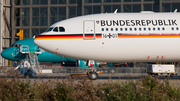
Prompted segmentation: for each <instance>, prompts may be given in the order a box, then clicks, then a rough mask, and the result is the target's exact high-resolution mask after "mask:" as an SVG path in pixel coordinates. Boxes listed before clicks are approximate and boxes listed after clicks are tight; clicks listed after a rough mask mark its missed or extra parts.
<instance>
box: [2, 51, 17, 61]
mask: <svg viewBox="0 0 180 101" xmlns="http://www.w3.org/2000/svg"><path fill="white" fill-rule="evenodd" d="M1 56H2V57H3V58H5V59H7V60H12V61H17V59H16V58H15V50H14V49H13V48H7V49H5V50H3V51H2V52H1Z"/></svg>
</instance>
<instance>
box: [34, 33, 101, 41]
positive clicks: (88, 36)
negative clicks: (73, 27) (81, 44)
mask: <svg viewBox="0 0 180 101" xmlns="http://www.w3.org/2000/svg"><path fill="white" fill-rule="evenodd" d="M84 38H85V39H93V38H95V39H98V38H102V34H95V37H94V34H85V35H84ZM40 39H83V34H67V35H39V36H37V37H36V38H35V40H40Z"/></svg>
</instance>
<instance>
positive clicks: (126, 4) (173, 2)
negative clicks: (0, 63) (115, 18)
mask: <svg viewBox="0 0 180 101" xmlns="http://www.w3.org/2000/svg"><path fill="white" fill-rule="evenodd" d="M1 1H3V0H1ZM4 1H9V2H10V1H11V5H12V7H11V13H8V12H6V15H7V18H8V17H9V18H11V22H10V24H11V29H12V31H11V32H10V33H8V30H7V28H6V33H4V32H3V33H4V35H6V36H7V38H8V37H10V38H11V43H13V42H15V41H16V40H18V37H17V36H16V33H18V32H19V31H20V30H24V39H25V38H32V37H33V36H34V35H36V36H37V35H39V34H40V33H42V32H44V31H45V30H46V29H47V28H48V27H49V26H50V25H52V24H53V23H55V22H57V21H61V20H64V19H68V18H71V17H75V16H81V15H87V14H95V13H112V12H114V11H115V10H116V9H118V13H120V12H126V13H129V12H140V11H154V12H173V11H174V10H175V9H178V11H180V0H4ZM1 8H2V7H1ZM1 13H2V10H1ZM10 14H11V16H10ZM1 20H4V19H3V18H1ZM9 21H10V20H9ZM1 24H2V25H1V26H6V25H3V23H2V22H1ZM6 27H7V26H6ZM1 28H2V27H1ZM3 33H2V31H1V35H2V34H3ZM1 39H2V38H1ZM1 42H2V41H1ZM8 42H9V43H8ZM8 42H6V43H7V44H8V45H9V44H10V40H8ZM8 45H6V46H8ZM1 47H3V46H1ZM1 49H2V48H1Z"/></svg>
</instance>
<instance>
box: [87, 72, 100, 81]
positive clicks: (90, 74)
mask: <svg viewBox="0 0 180 101" xmlns="http://www.w3.org/2000/svg"><path fill="white" fill-rule="evenodd" d="M88 76H89V79H91V80H96V79H97V78H98V74H97V73H96V72H90V73H89V75H88Z"/></svg>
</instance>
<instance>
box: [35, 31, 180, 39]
mask: <svg viewBox="0 0 180 101" xmlns="http://www.w3.org/2000/svg"><path fill="white" fill-rule="evenodd" d="M83 38H84V39H94V34H84V37H83V34H68V35H39V36H37V37H36V38H35V40H39V39H83ZM101 38H102V34H99V33H98V34H95V39H101ZM118 38H180V34H144V35H142V34H141V35H133V34H118Z"/></svg>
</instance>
